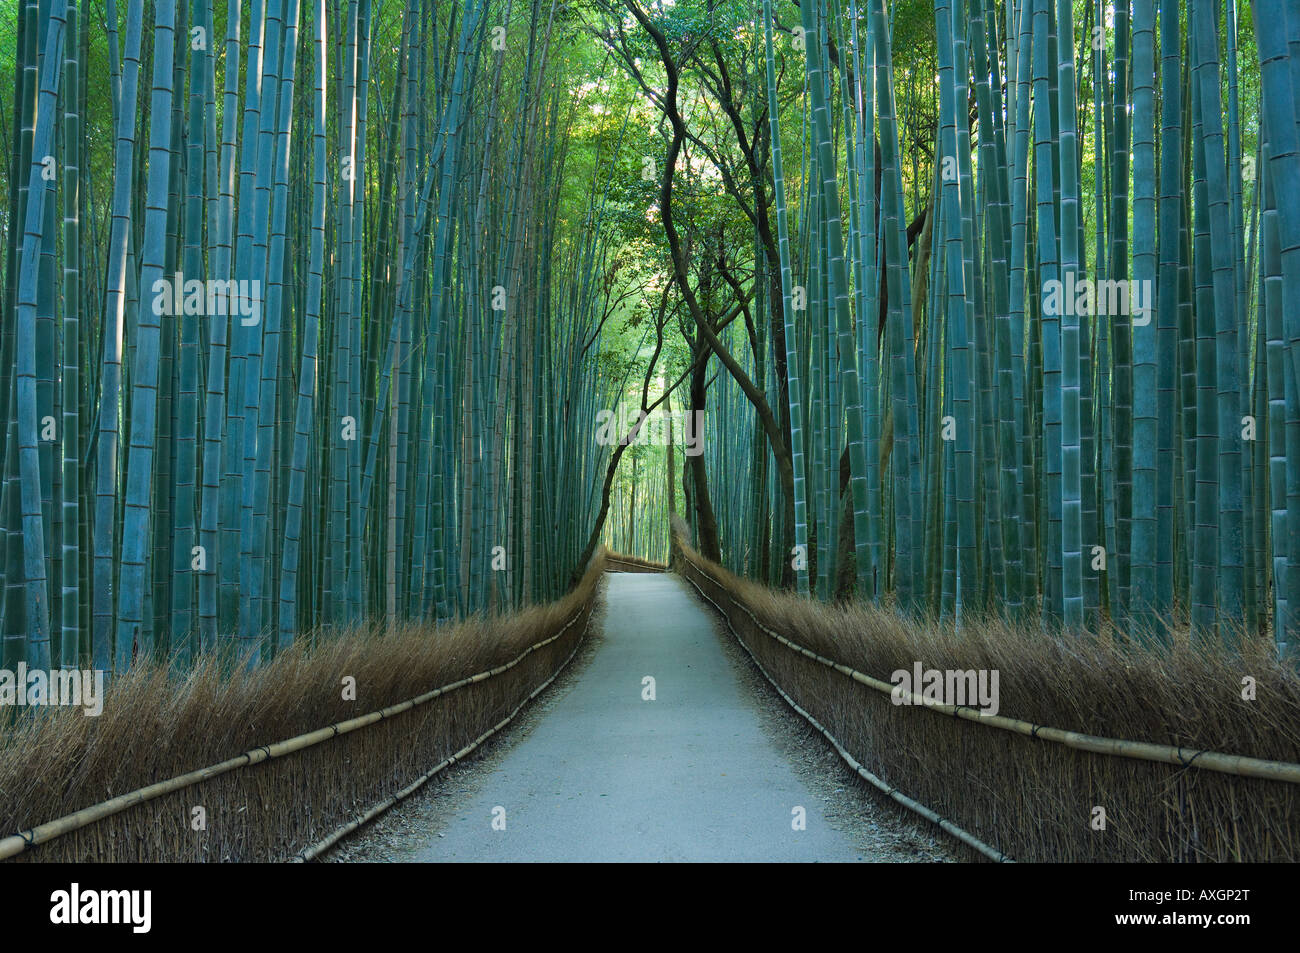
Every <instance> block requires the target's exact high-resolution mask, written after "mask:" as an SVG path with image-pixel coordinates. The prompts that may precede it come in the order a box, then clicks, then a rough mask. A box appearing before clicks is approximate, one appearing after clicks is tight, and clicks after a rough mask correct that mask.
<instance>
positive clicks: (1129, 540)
mask: <svg viewBox="0 0 1300 953" xmlns="http://www.w3.org/2000/svg"><path fill="white" fill-rule="evenodd" d="M597 7H598V8H599V10H600V13H599V15H598V16H597V18H596V19H595V25H594V27H593V30H594V32H596V33H597V35H599V36H601V37H602V38H603V39H604V41H605V42H606V44H607V45H608V46H609V48H610V49H611V50H614V51H616V52H621V53H622V54H623V60H624V62H625V63H626V64H628V65H627V69H628V70H629V71H632V75H634V76H635V77H636V79H637V81H638V82H639V83H640V85H641V87H642V89H643V91H644V93H645V95H646V96H647V97H648V98H649V99H650V101H651V102H653V103H654V105H655V106H656V108H657V110H658V114H659V117H660V125H661V137H662V138H663V139H664V140H669V144H670V147H671V145H672V143H673V142H675V141H678V140H680V141H681V142H682V143H683V145H682V146H681V148H682V149H683V150H685V151H690V152H692V153H693V155H692V157H691V158H692V161H698V162H699V163H705V164H709V165H711V166H713V167H714V168H715V170H716V171H719V172H720V179H721V184H719V185H718V186H717V187H716V189H715V192H716V193H717V194H725V196H726V198H727V200H728V201H730V202H731V203H732V208H731V211H732V212H733V213H734V215H733V218H732V219H731V220H730V221H735V220H737V219H738V220H740V221H741V222H742V225H741V227H740V229H739V230H737V229H735V228H733V229H732V231H731V232H730V234H729V237H727V238H716V237H711V236H710V235H709V234H707V230H706V227H705V226H704V225H701V224H699V223H698V222H691V221H690V217H691V216H692V214H698V211H699V210H700V209H704V208H706V206H705V205H704V204H703V203H702V202H701V200H700V198H699V194H698V191H688V192H686V193H681V192H680V191H679V193H678V194H679V196H680V197H679V198H678V199H677V200H676V201H677V207H676V208H675V210H674V209H671V208H670V213H671V214H673V215H675V216H676V217H677V218H678V219H679V220H685V221H687V222H688V224H687V225H685V226H683V228H682V230H683V234H682V235H680V236H678V243H676V244H675V243H674V241H673V236H671V235H670V236H669V239H668V240H669V243H670V246H672V247H670V249H669V250H668V252H667V253H666V254H665V259H666V260H667V261H668V262H669V264H668V265H666V266H665V267H667V268H669V269H670V270H671V271H672V273H673V276H674V278H675V280H676V282H677V285H678V288H679V290H680V292H681V295H682V297H683V298H687V297H688V295H687V293H686V290H685V289H687V288H689V290H690V293H691V295H693V296H694V297H696V298H699V299H700V300H703V296H704V295H705V294H706V293H707V292H708V289H709V287H710V285H711V283H712V284H719V285H721V279H718V278H717V277H716V275H710V274H709V272H710V271H711V270H714V266H713V262H714V261H715V260H716V261H717V262H719V263H720V265H719V267H721V268H724V269H730V272H731V273H730V274H724V275H723V278H725V279H726V281H727V283H728V284H731V285H732V286H733V290H734V291H735V292H736V293H735V295H733V297H732V300H733V301H735V300H737V299H739V300H740V302H741V304H740V305H739V306H740V307H743V309H744V311H745V314H744V318H745V320H744V322H743V327H742V322H741V321H735V322H733V323H731V324H727V319H726V318H724V317H723V312H724V311H725V308H710V307H709V306H708V305H707V304H703V305H701V306H700V307H698V308H694V311H695V313H694V314H693V315H692V317H694V322H693V324H694V326H695V327H696V328H697V329H698V330H699V331H700V333H701V335H703V336H705V337H708V338H709V348H710V349H711V352H712V353H711V355H710V356H709V359H710V361H711V363H710V364H709V367H708V370H707V372H706V376H707V377H708V379H709V380H710V381H711V382H712V384H711V386H710V387H709V389H708V391H707V394H706V396H705V397H704V399H703V401H702V402H699V403H698V404H696V403H692V405H691V406H692V407H694V406H697V405H698V406H700V407H702V408H704V409H706V410H707V420H708V425H707V427H708V434H707V441H706V445H707V451H706V453H705V455H704V460H705V463H706V467H705V469H706V471H707V479H706V480H700V479H692V478H691V477H690V475H689V473H687V474H685V476H684V478H683V480H682V482H683V484H684V494H685V496H686V497H687V499H686V503H687V505H686V515H687V517H688V520H689V522H690V524H691V527H692V530H693V532H694V535H695V538H696V541H697V546H698V548H700V550H701V551H702V552H703V553H705V555H709V552H710V548H713V549H714V550H715V551H717V552H718V554H719V555H720V556H721V557H722V559H723V561H724V562H726V563H727V564H728V565H729V566H730V567H731V568H733V569H736V570H738V571H742V572H745V573H747V574H749V575H751V576H754V577H757V578H762V579H764V580H765V581H768V582H770V583H773V584H785V585H797V586H798V587H799V588H800V589H801V590H802V591H804V592H805V593H809V594H812V595H815V596H816V597H818V598H821V599H830V598H848V597H857V598H863V599H869V600H875V601H880V600H888V601H890V602H891V603H893V604H896V605H897V606H898V607H899V608H900V609H901V610H903V611H907V612H915V613H934V614H936V615H938V616H941V617H947V618H949V619H956V620H957V622H958V624H960V619H961V617H962V614H963V613H970V612H977V613H987V612H995V613H999V614H1003V615H1005V616H1008V617H1011V618H1014V619H1018V620H1023V621H1028V622H1031V623H1032V624H1035V625H1043V626H1046V627H1047V628H1049V629H1055V628H1064V629H1066V630H1072V631H1080V630H1083V629H1085V628H1090V629H1098V628H1102V627H1105V626H1111V627H1112V631H1114V632H1116V633H1118V634H1123V635H1125V636H1127V637H1133V638H1138V639H1142V640H1156V641H1159V640H1163V639H1168V638H1171V637H1173V633H1174V632H1175V630H1176V629H1177V628H1178V623H1177V620H1179V619H1183V618H1186V619H1189V620H1190V630H1191V633H1192V637H1193V638H1194V639H1196V640H1200V641H1204V642H1211V641H1212V642H1215V643H1227V644H1232V643H1233V642H1235V641H1236V640H1238V639H1241V638H1271V639H1275V640H1276V642H1277V643H1278V648H1279V651H1281V652H1283V654H1285V653H1286V645H1287V643H1288V640H1289V633H1290V632H1291V630H1292V629H1294V628H1295V626H1296V624H1297V623H1296V620H1295V618H1294V609H1295V608H1300V565H1298V564H1297V563H1298V562H1300V455H1297V454H1300V445H1297V444H1296V440H1297V439H1300V403H1297V400H1298V398H1300V392H1297V390H1296V380H1297V378H1296V369H1297V366H1300V365H1297V361H1298V360H1300V351H1297V350H1296V344H1297V337H1296V335H1297V334H1300V330H1298V329H1300V324H1297V320H1300V311H1297V310H1296V301H1297V298H1296V287H1297V286H1296V284H1295V283H1296V281H1297V280H1300V277H1298V275H1300V271H1298V270H1297V269H1300V264H1297V262H1298V261H1300V259H1297V257H1296V254H1297V253H1296V252H1295V248H1296V247H1297V246H1296V241H1297V238H1296V236H1295V235H1293V234H1292V229H1294V228H1296V227H1297V226H1292V225H1290V224H1289V222H1288V218H1294V215H1292V214H1291V213H1290V211H1289V209H1291V208H1293V207H1295V205H1294V202H1292V201H1291V197H1292V195H1293V193H1294V190H1295V189H1297V188H1300V168H1297V166H1296V162H1297V159H1296V156H1297V155H1300V153H1297V151H1296V140H1295V138H1294V137H1295V135H1296V125H1295V123H1296V121H1297V120H1300V113H1297V112H1296V109H1297V108H1300V105H1298V104H1300V98H1297V93H1298V91H1300V72H1298V71H1297V66H1300V58H1297V55H1296V53H1295V50H1297V49H1300V47H1297V45H1296V41H1298V40H1300V4H1297V3H1295V2H1294V0H1278V2H1268V0H1264V2H1257V3H1255V4H1254V7H1253V14H1254V19H1253V20H1252V19H1251V11H1248V10H1246V9H1243V8H1242V7H1241V6H1240V5H1239V4H1238V3H1236V2H1235V0H1188V2H1181V3H1180V2H1177V0H1170V2H1162V0H1131V2H1123V3H1100V2H1095V0H1078V2H1072V0H1005V2H991V0H934V2H933V3H929V2H926V3H912V2H909V0H897V2H895V3H894V4H892V5H889V6H886V4H885V3H884V2H883V0H861V2H859V0H826V2H825V3H809V2H803V3H794V2H786V0H762V2H761V3H760V2H752V3H741V4H722V3H704V2H701V3H698V4H676V5H672V6H663V7H661V6H660V5H658V4H655V5H652V6H649V7H645V6H643V5H642V4H639V3H637V2H636V0H626V2H625V3H615V2H607V3H602V4H597ZM918 17H922V18H926V19H928V23H927V24H926V25H925V26H926V28H925V29H920V28H919V27H918V25H917V18H918ZM620 24H621V25H620ZM632 24H637V25H639V26H641V27H642V29H643V32H644V34H645V35H646V36H648V39H647V38H645V37H642V38H641V39H639V40H637V41H634V40H631V39H629V37H628V28H629V26H630V25H632ZM1256 25H1258V27H1259V29H1258V31H1257V30H1256V29H1255V27H1256ZM899 32H904V35H905V37H906V39H905V41H904V42H905V43H906V46H905V47H904V49H905V53H906V55H905V62H904V63H903V64H902V65H900V63H899V61H898V58H897V56H896V53H898V51H899V45H898V42H899V41H898V38H897V36H896V34H897V33H899ZM918 37H920V38H921V39H920V40H918ZM925 44H932V46H931V47H927V46H926V45H925ZM927 48H932V49H933V51H934V60H933V62H932V63H931V62H927V61H926V56H925V51H926V49H927ZM649 57H653V58H654V59H655V60H657V61H658V62H657V64H656V66H657V68H658V69H659V72H657V73H655V74H654V75H653V76H649V77H647V75H643V74H648V72H649V68H648V67H646V66H644V61H645V59H647V58H649ZM660 74H662V75H660ZM664 79H667V80H668V82H667V83H666V84H665V83H664V82H663V80H664ZM675 84H676V85H675ZM688 89H689V90H693V91H694V92H693V94H692V93H688V92H685V91H686V90H688ZM927 120H929V121H930V125H929V126H927ZM678 124H680V125H681V129H680V130H679V132H680V134H674V130H677V127H678ZM918 130H919V132H918ZM660 154H662V152H661V153H660ZM669 155H670V156H671V155H672V153H671V151H670V152H669ZM692 176H693V173H692V170H691V166H690V164H679V167H678V169H677V170H675V171H674V170H670V171H665V172H664V175H663V184H664V185H666V186H667V188H666V189H661V191H660V194H661V196H662V195H668V196H669V197H670V199H671V197H672V194H673V188H674V186H679V187H680V186H681V184H682V183H686V184H687V185H690V184H691V183H693V182H694V183H696V184H698V176H696V177H695V178H692ZM742 216H743V217H742ZM665 218H669V216H668V215H666V216H665ZM721 228H722V226H719V227H718V229H719V231H721ZM678 244H680V247H678ZM686 249H690V251H689V253H686ZM679 256H680V259H681V260H682V261H683V262H684V263H685V264H684V266H683V267H675V268H674V266H673V265H672V262H673V260H674V258H676V257H679ZM737 277H739V278H740V279H741V280H740V281H736V280H735V279H736V278H737ZM683 310H686V307H685V305H683ZM687 324H688V325H689V324H692V322H691V321H690V320H689V319H688V320H687ZM724 325H725V327H724ZM714 338H716V341H715V340H714ZM715 359H716V360H715ZM683 363H685V362H683ZM673 377H674V375H671V374H670V375H667V378H666V379H673ZM738 474H745V476H744V477H743V478H741V479H737V475H738ZM664 479H665V477H664V475H663V474H662V473H661V472H660V471H658V470H656V471H655V472H653V473H651V474H648V476H647V480H648V481H649V482H648V483H647V484H644V485H643V486H642V488H641V492H642V494H643V495H642V499H643V500H645V499H649V498H648V497H646V496H645V493H646V492H647V491H646V486H657V485H658V484H659V483H660V482H661V481H663V480H664ZM675 483H676V477H675V476H669V477H668V478H667V484H666V485H667V486H669V487H673V486H674V484H675ZM675 496H676V494H675V491H673V492H670V493H669V494H668V497H667V499H666V500H664V502H663V503H661V504H656V505H657V506H658V509H659V511H660V512H662V511H663V510H664V509H673V508H675V506H676V503H675ZM692 496H693V497H694V500H693V501H692V500H691V499H690V497H692ZM659 498H662V497H659ZM624 536H626V534H624ZM642 555H653V554H652V553H650V552H649V551H648V550H645V551H643V552H642Z"/></svg>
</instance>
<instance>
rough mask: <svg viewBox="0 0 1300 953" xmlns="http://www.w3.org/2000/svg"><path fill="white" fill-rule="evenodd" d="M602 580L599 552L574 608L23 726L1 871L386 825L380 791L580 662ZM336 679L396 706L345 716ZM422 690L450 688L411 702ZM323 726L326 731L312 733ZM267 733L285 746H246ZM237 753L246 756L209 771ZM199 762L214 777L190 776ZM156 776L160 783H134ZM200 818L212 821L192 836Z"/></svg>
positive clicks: (419, 634) (156, 692) (298, 656)
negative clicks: (198, 812) (60, 812)
mask: <svg viewBox="0 0 1300 953" xmlns="http://www.w3.org/2000/svg"><path fill="white" fill-rule="evenodd" d="M604 569H605V564H604V558H603V554H598V555H597V557H596V558H595V559H594V560H593V561H592V564H591V565H590V566H589V567H588V570H587V572H586V573H585V574H584V577H583V579H582V581H581V582H580V583H579V585H578V586H577V587H575V589H574V591H573V592H571V593H570V594H569V595H568V596H566V597H565V598H563V599H561V600H559V601H558V602H555V603H552V604H550V605H546V606H539V607H533V608H530V609H527V610H524V611H523V612H520V613H516V614H514V615H510V616H504V617H496V618H483V617H479V618H475V619H471V620H467V621H465V622H462V623H458V624H456V625H450V626H444V627H440V628H438V629H434V628H433V627H432V626H428V625H419V624H409V625H406V626H400V627H398V628H396V629H395V630H390V631H384V630H378V629H377V630H373V631H369V632H359V633H352V636H353V637H352V638H334V639H327V640H322V642H321V643H320V644H318V645H316V646H314V647H302V648H295V649H294V650H292V651H290V652H287V653H284V655H283V656H281V657H278V658H277V659H276V660H275V661H273V662H272V663H271V664H270V665H269V666H266V667H265V668H263V669H259V670H256V671H253V672H247V673H241V674H239V675H236V676H234V677H223V676H222V675H221V673H220V672H219V671H217V667H216V666H215V665H208V666H202V667H200V668H199V669H197V670H196V671H195V672H194V673H191V675H190V676H189V677H188V678H187V679H185V680H184V681H182V682H180V683H178V682H176V680H175V679H169V678H168V676H167V673H166V672H165V671H161V670H147V671H146V670H141V671H133V672H132V673H129V674H128V675H127V676H125V677H123V678H122V679H120V680H119V681H118V682H117V683H116V684H114V685H111V686H110V688H109V692H108V696H107V698H106V704H105V709H104V713H103V714H102V715H101V716H99V717H98V718H86V717H85V716H83V715H82V714H81V713H80V711H73V710H53V711H47V712H45V713H43V714H42V716H41V717H28V718H25V719H23V721H22V723H21V724H20V725H18V726H17V727H16V728H15V729H10V730H9V733H8V737H0V821H4V822H7V823H5V826H7V827H8V828H9V829H10V830H14V829H15V828H17V829H19V830H21V831H22V833H21V834H16V835H13V836H11V837H9V838H6V839H5V840H4V841H0V858H3V857H9V856H13V855H14V854H17V856H15V857H14V860H15V862H23V861H30V860H36V861H74V860H83V861H84V860H96V861H112V862H132V861H204V860H218V861H274V860H285V859H291V858H294V857H295V856H297V855H301V854H305V853H308V852H309V851H310V850H311V847H312V845H318V844H320V843H321V841H322V835H327V836H326V839H328V837H329V836H333V835H334V834H337V833H338V832H339V831H340V830H341V828H340V824H342V828H348V830H347V831H344V833H347V832H350V830H355V829H356V828H358V827H360V826H361V825H362V824H363V823H365V821H366V820H369V819H370V818H372V817H374V816H377V815H378V813H382V811H376V810H375V808H376V807H377V806H378V805H384V804H387V806H391V804H393V803H397V800H400V799H401V798H400V797H395V796H392V795H388V796H385V795H387V792H391V791H392V790H393V789H394V788H395V787H398V786H399V785H403V784H404V782H406V780H407V779H409V778H411V777H412V776H417V775H418V776H419V778H420V780H419V783H418V784H416V785H411V784H405V785H404V786H403V787H402V788H401V789H400V790H399V791H398V794H399V795H401V796H402V797H404V796H406V795H407V794H409V793H410V791H412V790H414V789H415V787H418V786H419V784H422V783H424V782H425V781H427V780H428V779H429V778H430V777H432V776H433V775H434V774H435V773H437V770H441V769H442V768H445V767H446V766H447V765H448V764H450V763H454V761H455V760H459V759H461V758H463V757H465V755H466V754H467V753H468V751H472V750H473V748H474V747H477V745H478V744H480V743H481V742H482V741H483V740H484V738H486V737H487V736H489V735H491V734H492V733H494V732H495V731H497V730H499V729H500V727H501V726H502V725H503V724H504V723H506V722H508V721H509V720H510V719H511V718H513V717H514V715H515V714H516V713H517V712H518V711H519V710H520V709H521V708H522V707H523V706H524V705H526V704H527V702H528V701H530V700H532V699H533V698H535V697H537V695H539V694H540V693H541V691H542V690H544V688H545V687H546V686H547V685H549V684H550V682H551V681H552V680H553V679H554V677H555V675H556V674H557V673H558V672H559V671H560V670H561V669H562V668H563V667H564V666H565V665H566V664H567V663H568V661H569V660H570V659H571V658H573V656H574V655H575V654H576V651H577V649H578V647H579V645H580V643H581V641H582V639H583V638H584V636H585V634H586V630H587V627H588V624H589V621H590V617H591V613H592V611H593V609H594V605H595V602H596V598H597V591H598V590H597V587H598V583H599V580H600V578H601V576H602V574H603V572H604ZM539 634H542V635H544V636H546V637H545V638H542V639H540V640H539V639H538V635H539ZM343 674H351V675H353V676H354V677H355V678H356V679H357V684H358V688H359V693H360V697H361V698H363V699H367V700H375V701H377V702H380V703H384V702H386V703H387V704H385V705H384V707H382V708H377V709H374V710H371V711H370V712H368V713H367V714H365V715H361V716H356V717H352V718H338V717H337V715H338V714H339V713H345V712H346V711H347V709H348V708H349V707H352V708H353V710H355V704H356V703H350V702H347V701H343V700H341V697H340V694H341V693H340V692H339V677H340V676H341V675H343ZM421 682H423V686H421V685H420V683H421ZM430 682H434V684H438V683H445V684H442V687H440V688H437V689H433V690H431V691H430V690H426V691H422V692H420V694H418V695H416V694H415V692H414V691H412V689H419V688H422V687H424V686H427V685H428V684H429V683H430ZM331 715H334V716H335V718H334V720H333V722H332V723H330V724H329V725H327V726H326V727H324V728H315V727H312V725H313V723H314V724H315V725H320V724H321V722H322V721H325V720H326V719H328V718H329V717H330V716H331ZM503 716H504V718H503ZM295 728H296V729H298V730H297V731H294V730H293V729H295ZM275 729H279V730H276V731H275V733H276V734H278V735H279V736H280V737H281V738H282V739H283V740H281V741H278V742H275V743H273V744H255V743H254V744H248V743H247V742H248V741H256V740H257V735H262V736H263V737H264V736H265V735H266V734H269V733H271V731H273V730H275ZM304 729H310V730H304ZM362 729H364V730H362ZM286 734H288V735H289V737H285V735H286ZM250 736H251V737H250ZM470 739H473V740H472V741H470ZM239 741H243V742H245V743H244V744H242V745H239V747H236V748H235V750H240V748H243V753H242V754H240V755H237V756H235V757H233V758H230V757H226V758H222V759H221V760H220V761H214V759H212V758H211V757H210V755H209V752H219V751H220V749H221V748H222V747H224V748H225V750H226V751H229V750H231V747H234V745H233V744H232V742H236V743H237V742H239ZM467 741H470V744H469V745H467V744H466V742H467ZM324 742H329V743H328V744H326V743H324ZM205 755H207V757H205ZM200 759H202V760H200ZM187 761H188V762H189V763H188V764H186V762H187ZM195 761H198V763H199V764H204V763H205V762H206V763H208V766H207V767H205V768H198V769H194V768H192V765H193V764H194V763H195ZM435 762H437V763H439V764H440V767H439V768H438V769H436V770H435V771H429V770H428V765H429V764H431V763H435ZM150 775H152V777H154V778H156V777H160V776H161V777H165V778H167V779H168V780H166V781H162V782H152V783H141V782H149V778H150ZM123 788H126V790H127V793H125V794H120V795H115V794H114V791H115V789H116V790H119V791H120V790H123ZM96 795H98V796H96ZM377 798H381V800H379V801H378V802H377V801H376V799H377ZM79 801H80V802H81V804H84V805H85V806H84V807H79V809H78V810H74V811H72V812H71V813H70V814H65V815H64V816H63V817H60V818H57V819H56V820H54V821H48V822H45V823H43V824H30V823H29V824H24V823H21V820H26V819H32V820H36V819H39V818H40V815H41V814H42V813H43V814H44V815H45V817H49V816H50V814H53V813H57V808H58V807H62V808H64V810H65V811H66V809H67V807H69V806H77V802H79ZM389 802H391V803H389ZM51 806H54V807H55V810H51V809H50V807H51ZM199 806H202V807H203V808H204V809H205V811H206V815H207V817H206V821H207V823H206V826H205V827H204V828H203V829H201V830H197V831H196V830H194V829H193V827H192V825H191V820H192V817H193V813H192V812H193V808H195V807H199ZM367 808H368V809H367ZM385 809H386V808H385ZM359 813H360V814H361V818H360V819H358V814H359ZM15 821H18V823H15ZM353 822H355V823H353ZM0 829H3V828H0ZM339 836H340V837H341V836H342V834H339ZM334 839H335V841H336V840H337V839H338V837H335V838H334Z"/></svg>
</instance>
